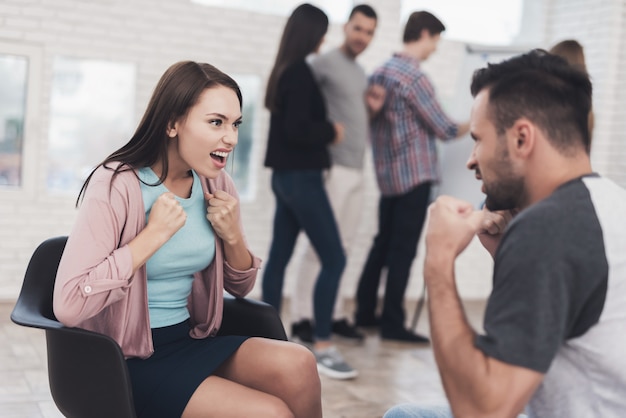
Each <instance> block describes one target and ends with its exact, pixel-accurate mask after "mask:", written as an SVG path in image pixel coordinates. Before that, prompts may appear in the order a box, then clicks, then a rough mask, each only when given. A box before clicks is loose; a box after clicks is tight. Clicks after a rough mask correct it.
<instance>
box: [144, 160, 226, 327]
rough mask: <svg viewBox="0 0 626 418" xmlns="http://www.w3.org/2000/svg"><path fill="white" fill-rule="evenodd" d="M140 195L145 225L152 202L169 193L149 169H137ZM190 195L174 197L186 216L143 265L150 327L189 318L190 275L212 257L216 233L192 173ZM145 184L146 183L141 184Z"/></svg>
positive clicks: (197, 179)
mask: <svg viewBox="0 0 626 418" xmlns="http://www.w3.org/2000/svg"><path fill="white" fill-rule="evenodd" d="M137 172H138V174H139V178H140V179H141V180H142V181H143V182H142V183H140V184H141V195H142V198H143V203H144V207H145V209H146V223H147V222H148V218H149V216H150V211H151V210H152V205H153V204H154V202H155V200H156V199H157V198H158V197H159V196H160V195H162V194H163V193H166V192H168V191H169V190H167V188H166V187H165V186H164V185H163V184H159V185H156V186H150V184H155V183H156V182H158V180H159V177H158V176H157V175H156V174H155V173H154V171H152V169H151V168H149V167H144V168H141V169H139V170H137ZM192 173H193V185H192V187H191V196H190V197H189V198H188V199H184V198H181V197H178V196H176V200H178V201H179V202H180V204H181V205H182V207H183V209H184V210H185V212H186V213H187V220H186V222H185V225H184V226H183V227H182V228H181V229H179V230H178V231H177V232H176V233H175V234H174V235H173V236H172V238H170V239H169V241H167V242H166V243H165V244H164V245H163V246H162V247H161V248H159V250H158V251H157V252H156V253H154V254H153V255H152V257H150V259H148V262H147V263H146V269H147V275H148V309H149V311H150V327H151V328H159V327H165V326H168V325H174V324H178V323H180V322H183V321H185V320H186V319H187V318H189V311H188V309H187V298H188V297H189V294H190V293H191V285H192V282H193V274H194V273H196V272H198V271H201V270H203V269H205V268H206V267H207V266H208V265H209V264H211V262H213V259H214V258H215V234H214V233H213V229H212V228H211V224H210V223H209V221H208V220H207V218H206V203H205V200H204V192H203V190H202V185H201V183H200V178H199V177H198V175H197V174H196V173H195V172H193V171H192ZM144 182H145V183H147V184H144Z"/></svg>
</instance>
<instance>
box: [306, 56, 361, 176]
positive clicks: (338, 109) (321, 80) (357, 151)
mask: <svg viewBox="0 0 626 418" xmlns="http://www.w3.org/2000/svg"><path fill="white" fill-rule="evenodd" d="M310 64H311V68H312V69H313V74H314V76H315V78H316V79H317V82H318V84H319V86H320V89H321V90H322V94H323V96H324V98H325V99H326V105H327V106H328V118H329V119H330V120H332V121H333V122H339V123H341V124H343V125H344V127H345V137H344V140H343V141H342V142H341V143H339V144H336V145H335V144H333V145H331V146H330V147H329V151H330V155H331V159H332V163H333V164H339V165H342V166H346V167H350V168H356V169H362V168H363V159H364V155H365V148H366V146H367V138H368V125H367V124H368V117H367V109H366V108H365V90H366V89H367V76H366V75H365V71H364V70H363V68H362V67H361V65H359V64H358V63H357V62H356V61H355V60H353V59H350V58H348V57H347V56H346V55H345V54H344V53H343V52H341V50H340V49H339V48H336V49H333V50H331V51H328V52H326V53H325V54H322V55H320V56H318V57H315V58H314V59H312V60H311V62H310Z"/></svg>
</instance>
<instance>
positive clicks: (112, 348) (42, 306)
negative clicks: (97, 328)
mask: <svg viewBox="0 0 626 418" xmlns="http://www.w3.org/2000/svg"><path fill="white" fill-rule="evenodd" d="M66 241H67V237H56V238H51V239H48V240H46V241H44V242H43V243H41V244H40V245H39V247H37V249H36V250H35V252H34V253H33V255H32V257H31V259H30V262H29V263H28V267H27V269H26V274H25V276H24V282H23V284H22V290H21V291H20V295H19V297H18V299H17V302H16V304H15V307H14V308H13V312H12V313H11V320H12V321H13V322H15V323H16V324H18V325H23V326H26V327H33V328H41V329H44V330H45V331H46V343H47V353H48V380H49V383H50V392H51V393H52V398H53V399H54V402H55V404H56V405H57V407H58V408H59V410H60V411H61V412H62V413H63V415H65V416H66V417H71V418H73V417H76V418H100V417H102V418H111V417H116V418H134V417H135V410H134V406H133V398H132V389H131V384H130V377H129V375H128V369H127V367H126V361H125V360H124V355H123V353H122V350H121V349H120V347H119V345H118V344H117V343H116V342H115V341H114V340H113V339H111V338H109V337H107V336H105V335H101V334H97V333H94V332H90V331H86V330H82V329H78V328H67V327H64V326H63V325H62V324H61V323H59V322H58V321H57V320H56V317H55V316H54V312H53V310H52V295H53V289H54V281H55V279H56V273H57V269H58V266H59V261H60V260H61V255H62V254H63V249H64V248H65V243H66Z"/></svg>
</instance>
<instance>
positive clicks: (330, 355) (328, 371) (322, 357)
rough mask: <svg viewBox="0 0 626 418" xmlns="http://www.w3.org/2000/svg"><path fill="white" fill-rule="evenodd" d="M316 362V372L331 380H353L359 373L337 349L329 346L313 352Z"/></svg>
mask: <svg viewBox="0 0 626 418" xmlns="http://www.w3.org/2000/svg"><path fill="white" fill-rule="evenodd" d="M314 353H315V359H316V360H317V371H318V372H319V373H321V374H323V375H326V376H328V377H330V378H333V379H340V380H342V379H354V378H355V377H357V376H358V375H359V372H357V371H356V370H354V369H353V368H352V367H350V365H349V364H348V363H346V361H345V360H344V359H343V356H342V355H341V353H340V352H339V350H337V347H335V346H334V345H333V346H330V347H328V348H326V349H324V350H314Z"/></svg>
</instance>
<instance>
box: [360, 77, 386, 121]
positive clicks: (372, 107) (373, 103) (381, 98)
mask: <svg viewBox="0 0 626 418" xmlns="http://www.w3.org/2000/svg"><path fill="white" fill-rule="evenodd" d="M386 95H387V92H386V91H385V88H384V87H383V86H381V85H379V84H372V85H371V86H369V87H368V89H367V91H366V92H365V105H366V106H367V111H368V113H369V115H370V117H374V116H376V115H377V114H378V113H379V112H380V109H382V108H383V105H384V104H385V96H386Z"/></svg>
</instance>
